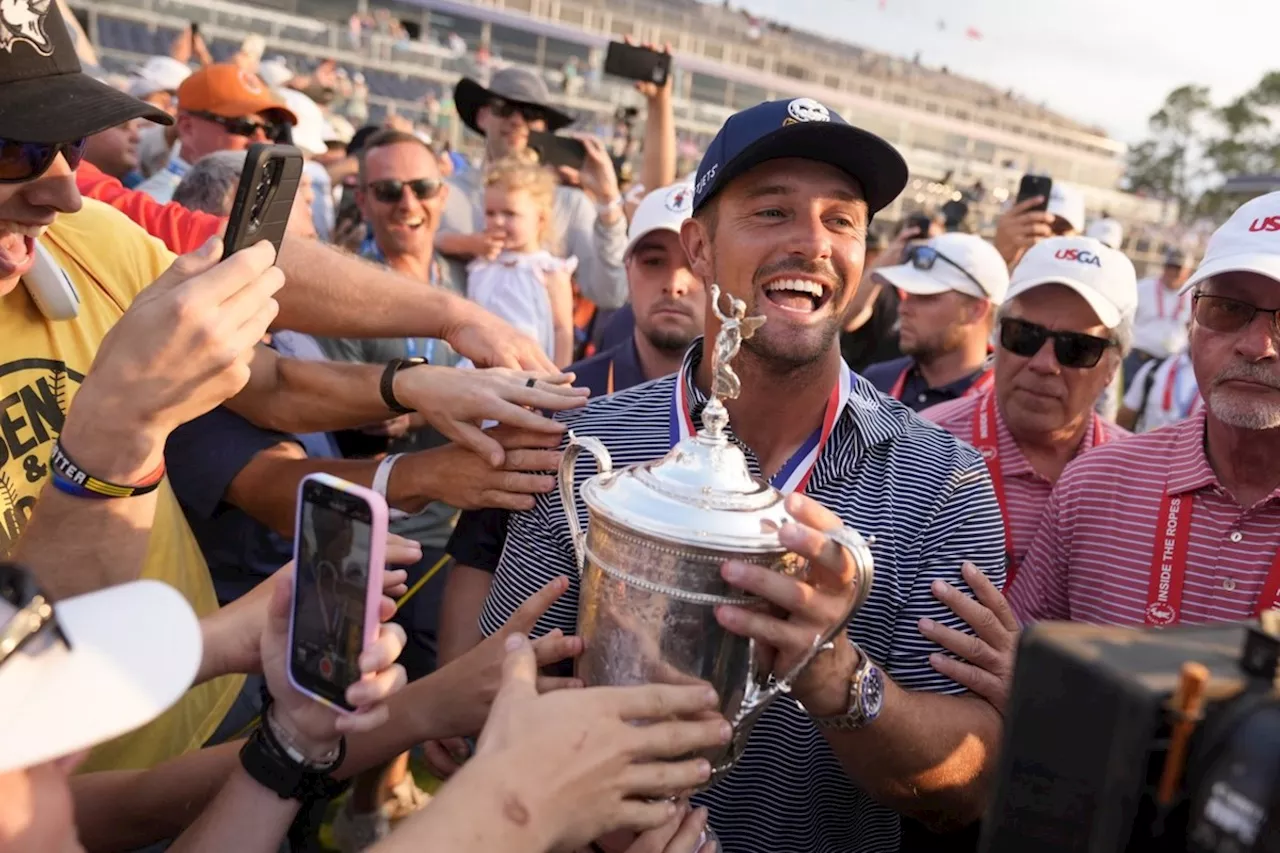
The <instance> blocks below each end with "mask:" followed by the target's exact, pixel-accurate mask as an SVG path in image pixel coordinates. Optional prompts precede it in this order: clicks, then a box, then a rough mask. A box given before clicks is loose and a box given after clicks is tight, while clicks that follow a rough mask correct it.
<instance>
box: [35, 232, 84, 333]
mask: <svg viewBox="0 0 1280 853" xmlns="http://www.w3.org/2000/svg"><path fill="white" fill-rule="evenodd" d="M35 255H36V257H35V263H33V264H32V265H31V269H30V270H28V271H27V273H26V274H25V275H24V276H23V277H22V283H23V284H25V285H26V287H27V294H28V295H29V296H30V297H31V301H32V302H34V303H35V304H36V307H37V308H39V309H40V313H41V314H43V315H44V316H45V317H47V318H48V319H50V320H72V319H75V317H76V316H77V315H78V314H79V313H80V294H79V293H78V292H76V286H75V285H74V284H72V283H71V278H70V277H69V276H68V275H67V274H66V272H65V271H64V270H63V269H62V267H60V266H58V262H57V261H55V260H54V259H53V255H51V254H49V250H48V249H46V248H45V247H44V246H42V245H40V241H39V240H36V241H35Z"/></svg>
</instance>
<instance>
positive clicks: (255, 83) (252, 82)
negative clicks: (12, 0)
mask: <svg viewBox="0 0 1280 853" xmlns="http://www.w3.org/2000/svg"><path fill="white" fill-rule="evenodd" d="M0 3H4V0H0ZM240 84H241V85H242V86H244V88H245V91H247V92H248V93H249V94H250V95H261V94H263V92H265V91H266V90H265V89H263V87H262V81H261V80H259V79H258V78H257V77H256V76H255V75H253V74H250V73H249V72H247V71H241V72H240Z"/></svg>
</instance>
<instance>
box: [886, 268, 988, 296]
mask: <svg viewBox="0 0 1280 853" xmlns="http://www.w3.org/2000/svg"><path fill="white" fill-rule="evenodd" d="M934 269H937V267H936V266H935V267H934ZM872 276H873V277H877V278H881V279H883V280H884V281H886V282H888V283H889V285H890V286H892V287H896V288H897V289H898V290H901V291H903V292H904V293H909V294H911V295H912V296H933V295H935V294H938V293H948V292H950V291H955V292H956V293H963V294H964V295H965V296H972V297H974V298H976V299H990V298H991V297H990V296H989V295H987V294H986V293H983V292H982V290H981V289H980V288H979V287H978V286H977V285H976V284H974V283H973V282H971V281H969V280H968V279H967V278H965V277H964V276H963V275H959V276H957V281H955V282H954V283H948V282H945V281H939V280H938V278H937V277H936V276H933V275H930V272H929V271H928V270H920V269H916V268H915V267H914V266H913V265H912V264H898V265H897V266H892V267H881V268H880V269H878V270H876V271H875V272H874V273H872Z"/></svg>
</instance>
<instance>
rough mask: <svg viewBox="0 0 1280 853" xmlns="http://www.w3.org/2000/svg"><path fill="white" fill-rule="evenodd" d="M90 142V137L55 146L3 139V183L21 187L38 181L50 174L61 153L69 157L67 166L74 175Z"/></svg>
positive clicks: (0, 169)
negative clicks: (23, 184) (37, 179)
mask: <svg viewBox="0 0 1280 853" xmlns="http://www.w3.org/2000/svg"><path fill="white" fill-rule="evenodd" d="M88 141H89V140H88V137H82V138H80V139H77V140H76V141H75V142H52V143H42V142H15V141H13V140H10V139H0V184H21V183H24V182H26V181H32V180H35V179H36V178H38V177H40V176H41V175H43V174H44V173H45V172H47V171H49V167H50V166H52V165H53V161H54V159H55V158H56V157H57V156H58V155H59V154H61V155H62V156H64V157H66V158H67V166H68V167H70V168H71V170H72V171H73V172H74V171H75V170H76V169H78V168H79V167H80V161H81V160H83V159H84V149H85V145H86V144H87V143H88Z"/></svg>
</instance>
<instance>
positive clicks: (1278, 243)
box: [1182, 192, 1280, 291]
mask: <svg viewBox="0 0 1280 853" xmlns="http://www.w3.org/2000/svg"><path fill="white" fill-rule="evenodd" d="M1224 272H1253V273H1257V274H1259V275H1265V276H1266V277H1267V278H1270V279H1273V280H1275V281H1277V282H1280V192H1274V193H1267V194H1266V195H1263V196H1258V197H1257V198H1255V199H1254V200H1252V201H1247V202H1245V203H1244V204H1242V205H1240V207H1239V208H1238V209H1237V210H1236V212H1235V213H1233V214H1231V218H1230V219H1228V220H1227V221H1226V222H1225V223H1223V225H1222V227H1221V228H1219V229H1218V230H1217V231H1214V232H1213V236H1212V237H1210V238H1209V244H1208V245H1207V246H1206V247H1205V251H1204V260H1202V261H1200V266H1199V267H1197V268H1196V271H1195V272H1194V273H1192V274H1191V278H1189V279H1187V283H1186V284H1185V285H1184V286H1183V288H1182V289H1183V290H1184V291H1185V290H1188V289H1190V288H1192V287H1195V286H1196V285H1197V284H1199V283H1200V282H1202V281H1204V280H1205V279H1207V278H1213V277H1214V276H1215V275H1220V274H1222V273H1224Z"/></svg>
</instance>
